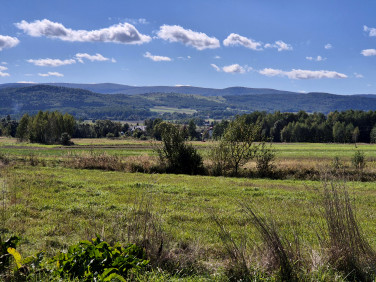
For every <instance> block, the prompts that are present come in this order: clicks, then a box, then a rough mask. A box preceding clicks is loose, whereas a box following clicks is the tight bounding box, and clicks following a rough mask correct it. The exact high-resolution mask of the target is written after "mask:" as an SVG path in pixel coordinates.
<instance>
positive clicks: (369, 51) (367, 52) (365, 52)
mask: <svg viewBox="0 0 376 282" xmlns="http://www.w3.org/2000/svg"><path fill="white" fill-rule="evenodd" d="M360 54H362V55H363V56H366V57H369V56H376V49H365V50H363V51H362V52H360Z"/></svg>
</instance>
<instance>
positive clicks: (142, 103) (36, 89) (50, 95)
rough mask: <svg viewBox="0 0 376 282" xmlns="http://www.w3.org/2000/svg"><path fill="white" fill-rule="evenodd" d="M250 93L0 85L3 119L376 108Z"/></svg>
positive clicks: (314, 96)
mask: <svg viewBox="0 0 376 282" xmlns="http://www.w3.org/2000/svg"><path fill="white" fill-rule="evenodd" d="M69 85H71V84H69ZM23 86H25V85H24V84H23ZM75 86H78V85H77V84H75ZM99 86H101V87H102V89H108V87H112V89H116V88H117V87H118V86H116V85H115V84H110V85H107V84H106V85H105V84H98V85H96V86H95V87H99ZM119 87H120V86H119ZM189 89H193V88H189ZM247 89H249V88H235V87H234V88H227V89H223V91H224V92H223V93H229V94H227V95H218V96H204V95H194V94H180V93H163V92H162V91H161V92H156V93H146V94H134V95H125V94H112V95H107V94H100V93H95V92H92V91H89V90H85V89H79V88H68V87H63V86H51V85H44V84H41V85H31V86H26V87H20V85H19V84H17V85H15V86H13V87H12V85H10V84H8V85H7V87H0V101H1V102H0V116H4V115H7V114H10V115H13V116H16V117H20V116H21V115H22V114H24V113H29V114H34V113H36V112H37V111H39V110H50V111H55V110H58V111H61V112H67V113H70V114H73V115H74V116H76V117H77V118H83V119H116V120H142V119H146V118H151V117H158V116H161V115H162V114H163V115H164V116H163V117H165V118H173V119H176V118H184V117H189V114H194V115H195V116H199V117H208V116H209V117H211V118H215V119H221V118H228V117H230V116H233V115H236V114H241V113H249V112H253V111H266V112H274V111H281V112H298V111H300V110H303V111H306V112H322V113H329V112H331V111H335V110H338V111H344V110H349V109H353V110H363V111H368V110H376V95H333V94H328V93H308V94H300V93H299V94H298V93H293V92H284V91H280V92H277V93H267V92H266V93H264V92H263V93H262V94H260V93H259V92H258V93H256V94H244V93H247V91H248V90H247ZM241 91H244V93H243V92H241ZM258 91H261V90H260V89H258ZM262 91H263V90H262ZM262 91H261V92H262ZM231 92H232V93H231ZM207 93H208V92H207ZM234 93H237V94H235V95H234ZM239 93H243V94H239ZM174 112H175V113H174Z"/></svg>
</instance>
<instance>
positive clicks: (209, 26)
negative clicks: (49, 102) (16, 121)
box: [0, 0, 376, 94]
mask: <svg viewBox="0 0 376 282" xmlns="http://www.w3.org/2000/svg"><path fill="white" fill-rule="evenodd" d="M375 11H376V1H374V0H362V1H355V0H342V1H338V0H310V1H308V0H283V1H282V0H258V1H256V0H184V1H183V0H166V1H162V0H161V1H155V0H148V1H147V0H137V1H136V0H106V1H102V0H95V1H93V0H91V1H87V0H79V1H77V0H16V1H14V0H13V1H12V0H0V84H1V83H12V82H35V83H51V82H67V83H106V82H109V83H120V84H126V85H132V86H153V85H167V86H175V85H191V86H199V87H210V88H226V87H232V86H243V87H253V88H274V89H280V90H289V91H296V92H302V93H306V92H328V93H335V94H371V93H372V94H376V17H375Z"/></svg>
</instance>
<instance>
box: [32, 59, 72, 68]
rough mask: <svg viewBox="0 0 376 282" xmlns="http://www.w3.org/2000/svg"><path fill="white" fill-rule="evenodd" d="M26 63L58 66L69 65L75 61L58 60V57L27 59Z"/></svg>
mask: <svg viewBox="0 0 376 282" xmlns="http://www.w3.org/2000/svg"><path fill="white" fill-rule="evenodd" d="M27 62H28V63H31V64H34V65H36V66H38V67H60V66H64V65H71V64H75V63H76V61H75V60H73V59H68V60H60V59H49V58H47V59H37V60H34V59H29V60H27Z"/></svg>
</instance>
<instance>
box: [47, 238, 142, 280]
mask: <svg viewBox="0 0 376 282" xmlns="http://www.w3.org/2000/svg"><path fill="white" fill-rule="evenodd" d="M50 262H51V263H54V264H55V267H54V269H53V273H54V274H55V275H57V276H60V277H61V278H69V279H73V278H78V279H80V281H112V279H117V280H119V281H125V278H127V277H128V276H129V275H131V274H132V273H137V272H140V271H142V270H145V269H146V267H147V266H148V264H149V261H148V260H146V255H145V252H144V250H143V249H142V248H141V247H138V246H136V245H134V244H129V245H127V246H125V247H121V246H120V245H119V244H116V245H114V246H110V245H109V244H108V243H107V242H104V241H102V240H101V239H100V238H99V237H98V236H97V237H96V238H94V239H93V240H92V241H91V242H90V241H81V242H79V243H78V244H77V245H72V246H70V247H69V249H68V251H67V253H63V252H61V253H59V254H57V255H56V256H55V257H53V258H52V259H51V261H50Z"/></svg>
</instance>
